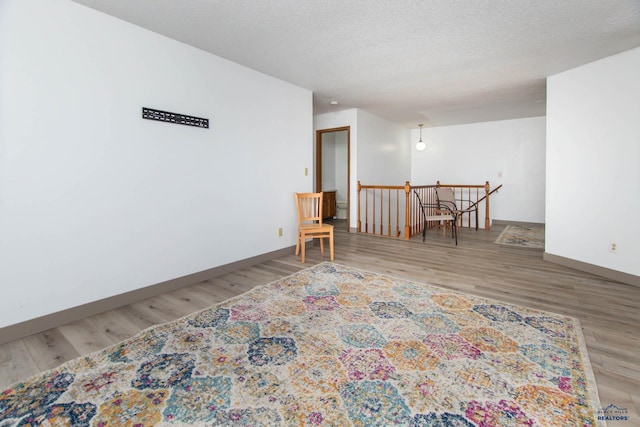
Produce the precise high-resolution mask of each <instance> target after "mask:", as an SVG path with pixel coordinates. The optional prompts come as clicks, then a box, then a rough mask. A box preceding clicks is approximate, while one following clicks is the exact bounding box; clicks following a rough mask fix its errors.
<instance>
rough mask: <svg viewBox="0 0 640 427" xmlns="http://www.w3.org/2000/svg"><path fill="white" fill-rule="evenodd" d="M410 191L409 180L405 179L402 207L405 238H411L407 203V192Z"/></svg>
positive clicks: (409, 208) (409, 213) (409, 210)
mask: <svg viewBox="0 0 640 427" xmlns="http://www.w3.org/2000/svg"><path fill="white" fill-rule="evenodd" d="M410 193H411V185H409V181H406V182H405V183H404V200H405V202H404V204H405V208H404V238H405V239H410V238H411V229H410V227H411V217H410V215H411V207H410V204H409V194H410Z"/></svg>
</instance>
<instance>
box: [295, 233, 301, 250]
mask: <svg viewBox="0 0 640 427" xmlns="http://www.w3.org/2000/svg"><path fill="white" fill-rule="evenodd" d="M299 253H300V232H298V238H297V239H296V256H298V254H299Z"/></svg>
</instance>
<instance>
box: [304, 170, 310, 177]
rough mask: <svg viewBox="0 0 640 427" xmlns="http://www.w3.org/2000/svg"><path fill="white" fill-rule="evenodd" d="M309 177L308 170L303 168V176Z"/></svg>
mask: <svg viewBox="0 0 640 427" xmlns="http://www.w3.org/2000/svg"><path fill="white" fill-rule="evenodd" d="M308 175H309V168H304V176H308Z"/></svg>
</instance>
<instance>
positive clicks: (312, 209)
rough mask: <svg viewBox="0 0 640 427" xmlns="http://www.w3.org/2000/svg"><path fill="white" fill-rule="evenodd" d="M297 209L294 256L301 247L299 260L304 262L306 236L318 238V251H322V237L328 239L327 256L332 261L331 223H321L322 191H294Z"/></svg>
mask: <svg viewBox="0 0 640 427" xmlns="http://www.w3.org/2000/svg"><path fill="white" fill-rule="evenodd" d="M295 197H296V208H297V209H298V238H297V240H296V256H298V254H299V253H300V249H302V256H301V259H300V261H302V262H303V263H304V252H305V246H306V244H305V241H306V239H307V238H313V239H320V252H322V253H324V239H325V238H328V239H329V256H330V258H331V261H333V225H330V224H323V223H322V193H295Z"/></svg>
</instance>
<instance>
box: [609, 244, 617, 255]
mask: <svg viewBox="0 0 640 427" xmlns="http://www.w3.org/2000/svg"><path fill="white" fill-rule="evenodd" d="M609 252H611V253H614V254H615V253H617V252H618V244H617V243H616V242H609Z"/></svg>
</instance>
